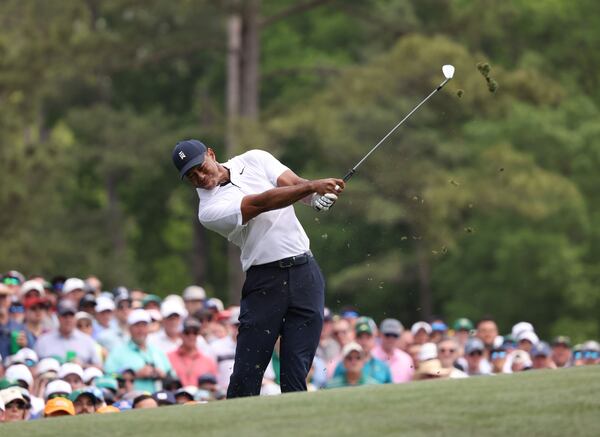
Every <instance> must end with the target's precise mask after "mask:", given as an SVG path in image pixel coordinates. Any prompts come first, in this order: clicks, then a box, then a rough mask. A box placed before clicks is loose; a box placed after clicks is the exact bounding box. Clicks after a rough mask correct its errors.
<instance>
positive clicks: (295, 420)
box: [0, 366, 600, 437]
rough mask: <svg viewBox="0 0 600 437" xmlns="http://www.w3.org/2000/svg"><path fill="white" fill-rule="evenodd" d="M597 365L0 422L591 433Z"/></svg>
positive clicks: (201, 432)
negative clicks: (122, 411)
mask: <svg viewBox="0 0 600 437" xmlns="http://www.w3.org/2000/svg"><path fill="white" fill-rule="evenodd" d="M598 393H600V366H589V367H580V368H575V369H564V370H554V371H529V372H524V373H521V374H516V375H500V376H493V377H478V378H469V379H463V380H445V381H424V382H414V383H410V384H402V385H385V386H368V387H359V388H351V389H338V390H330V391H327V390H325V391H320V392H316V393H293V394H288V395H283V396H277V397H262V398H248V399H236V400H231V401H225V402H215V403H211V404H204V405H197V406H176V407H163V408H160V409H154V410H138V411H129V412H125V413H118V414H106V415H91V416H79V417H68V418H62V417H61V418H55V419H42V420H38V421H32V422H28V423H17V424H1V425H0V430H1V435H3V436H10V437H19V436H27V437H30V436H42V435H52V436H61V437H68V436H91V437H97V436H110V437H117V436H128V437H130V436H134V435H135V436H138V435H140V436H172V437H175V436H188V435H189V436H221V435H222V436H243V437H247V436H269V435H274V436H283V437H292V436H302V437H305V436H329V435H331V436H334V435H335V436H341V435H359V436H383V435H427V436H432V435H453V436H456V435H461V436H465V435H478V436H480V435H502V436H503V437H506V436H507V435H510V436H515V435H523V436H524V435H527V436H531V435H543V436H565V435H577V436H587V435H589V436H598V435H600V395H599V394H598Z"/></svg>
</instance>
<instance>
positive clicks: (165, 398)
mask: <svg viewBox="0 0 600 437" xmlns="http://www.w3.org/2000/svg"><path fill="white" fill-rule="evenodd" d="M152 397H153V398H154V400H155V401H156V403H157V404H158V406H159V407H162V406H165V405H175V404H176V403H177V401H176V400H175V395H174V394H173V393H171V392H170V391H165V390H163V391H157V392H156V393H153V394H152Z"/></svg>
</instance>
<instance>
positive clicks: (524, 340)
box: [516, 331, 540, 353]
mask: <svg viewBox="0 0 600 437" xmlns="http://www.w3.org/2000/svg"><path fill="white" fill-rule="evenodd" d="M516 340H517V348H518V349H520V350H522V351H525V352H527V353H529V352H531V348H532V347H533V346H535V345H536V344H538V342H539V341H540V339H539V338H538V336H537V335H536V333H535V332H533V331H521V332H520V333H519V335H518V336H517V338H516Z"/></svg>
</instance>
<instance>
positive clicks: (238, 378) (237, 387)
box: [227, 257, 325, 398]
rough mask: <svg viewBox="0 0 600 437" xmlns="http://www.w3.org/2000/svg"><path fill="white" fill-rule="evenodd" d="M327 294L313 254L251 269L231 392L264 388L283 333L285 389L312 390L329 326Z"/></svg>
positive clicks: (250, 393)
mask: <svg viewBox="0 0 600 437" xmlns="http://www.w3.org/2000/svg"><path fill="white" fill-rule="evenodd" d="M324 294H325V282H324V280H323V275H322V274H321V269H320V268H319V266H318V264H317V262H316V261H315V259H314V258H313V257H310V258H309V260H308V262H307V263H305V264H301V265H296V266H292V267H287V268H280V267H277V266H253V267H251V268H250V269H248V271H247V273H246V281H245V282H244V287H243V288H242V300H241V304H240V305H241V308H240V327H239V333H238V337H237V347H236V351H235V364H234V366H233V374H232V375H231V379H230V382H229V388H228V390H227V397H228V398H236V397H242V396H256V395H258V394H260V388H261V385H262V378H263V374H264V373H265V369H266V367H267V365H268V364H269V361H270V360H271V356H272V355H273V348H274V346H275V342H276V341H277V338H278V337H279V336H281V343H280V370H281V373H280V380H281V391H282V392H292V391H306V376H307V375H308V372H309V370H310V368H311V365H312V361H313V358H314V356H315V351H316V350H317V346H318V345H319V337H320V335H321V329H322V327H323V306H324Z"/></svg>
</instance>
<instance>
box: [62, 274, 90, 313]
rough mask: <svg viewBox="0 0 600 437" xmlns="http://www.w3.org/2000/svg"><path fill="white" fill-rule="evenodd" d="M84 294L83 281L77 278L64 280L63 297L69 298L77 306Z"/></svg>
mask: <svg viewBox="0 0 600 437" xmlns="http://www.w3.org/2000/svg"><path fill="white" fill-rule="evenodd" d="M84 295H85V282H83V280H81V279H79V278H69V279H67V280H66V281H65V283H64V284H63V288H62V296H63V299H67V300H70V301H71V302H73V304H75V308H79V301H80V300H81V298H83V296H84Z"/></svg>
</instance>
